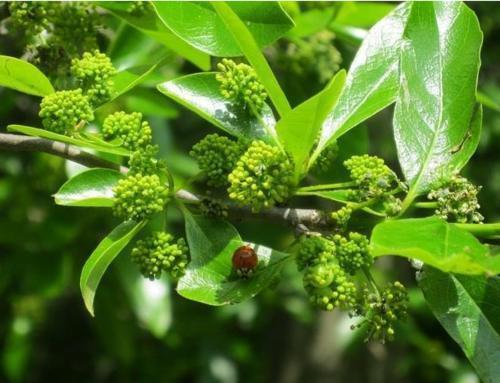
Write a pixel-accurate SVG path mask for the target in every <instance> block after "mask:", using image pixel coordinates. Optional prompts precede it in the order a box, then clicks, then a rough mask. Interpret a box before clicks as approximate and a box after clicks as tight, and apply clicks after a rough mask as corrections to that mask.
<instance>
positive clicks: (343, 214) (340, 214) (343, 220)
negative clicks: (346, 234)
mask: <svg viewBox="0 0 500 383" xmlns="http://www.w3.org/2000/svg"><path fill="white" fill-rule="evenodd" d="M351 215H352V208H351V207H350V206H343V207H341V208H340V209H338V210H336V211H333V212H331V213H330V219H331V220H332V221H333V222H334V223H335V225H336V226H337V228H339V229H345V228H346V227H347V224H348V223H349V220H350V219H351Z"/></svg>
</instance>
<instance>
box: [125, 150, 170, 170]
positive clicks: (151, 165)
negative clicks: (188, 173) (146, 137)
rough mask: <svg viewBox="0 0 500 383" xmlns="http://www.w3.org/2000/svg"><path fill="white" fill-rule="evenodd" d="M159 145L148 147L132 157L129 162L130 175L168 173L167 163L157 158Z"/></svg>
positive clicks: (136, 152)
mask: <svg viewBox="0 0 500 383" xmlns="http://www.w3.org/2000/svg"><path fill="white" fill-rule="evenodd" d="M158 150H159V148H158V145H148V146H146V147H145V148H144V149H139V150H136V151H135V152H133V153H132V154H131V155H130V158H129V160H128V166H129V174H137V173H140V174H157V173H160V172H166V171H167V165H166V163H165V161H163V160H159V159H158V158H157V154H158Z"/></svg>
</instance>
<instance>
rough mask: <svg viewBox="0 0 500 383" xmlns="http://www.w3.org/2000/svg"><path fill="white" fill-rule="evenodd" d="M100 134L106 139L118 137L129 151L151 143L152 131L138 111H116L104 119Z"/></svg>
mask: <svg viewBox="0 0 500 383" xmlns="http://www.w3.org/2000/svg"><path fill="white" fill-rule="evenodd" d="M102 134H103V136H104V138H105V139H106V140H112V139H115V138H119V139H120V140H121V141H122V145H123V147H125V148H126V149H128V150H130V151H135V150H138V149H143V148H145V147H147V146H148V145H150V144H151V140H152V132H151V127H150V126H149V124H148V122H147V121H142V114H141V113H139V112H133V113H125V112H116V113H113V114H110V115H109V116H107V117H106V119H105V120H104V123H103V126H102Z"/></svg>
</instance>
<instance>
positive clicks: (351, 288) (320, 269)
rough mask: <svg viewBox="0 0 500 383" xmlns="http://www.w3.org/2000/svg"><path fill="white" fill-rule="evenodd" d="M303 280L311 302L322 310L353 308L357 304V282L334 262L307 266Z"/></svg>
mask: <svg viewBox="0 0 500 383" xmlns="http://www.w3.org/2000/svg"><path fill="white" fill-rule="evenodd" d="M303 281H304V288H305V290H306V292H307V294H308V295H309V298H310V300H311V302H312V303H313V304H314V305H315V306H317V307H318V308H320V309H322V310H327V311H332V310H333V309H335V308H340V309H342V310H351V309H352V308H353V307H354V306H355V304H356V294H357V290H356V286H355V284H354V283H353V282H352V281H351V280H350V279H349V277H348V276H347V274H346V273H345V272H344V271H343V270H342V269H341V268H340V266H339V265H337V264H335V263H333V262H331V263H326V264H321V265H316V266H313V267H309V268H307V269H306V271H305V273H304V279H303Z"/></svg>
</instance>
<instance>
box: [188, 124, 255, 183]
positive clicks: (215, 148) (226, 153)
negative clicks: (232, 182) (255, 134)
mask: <svg viewBox="0 0 500 383" xmlns="http://www.w3.org/2000/svg"><path fill="white" fill-rule="evenodd" d="M246 147H247V146H246V145H245V144H244V143H243V142H241V141H233V140H231V139H229V138H227V137H224V136H220V135H218V134H209V135H207V136H206V137H205V138H204V139H203V140H201V141H200V142H198V143H197V144H196V145H194V146H193V148H192V150H191V151H190V152H189V154H190V155H191V156H192V157H193V158H194V159H195V160H196V162H198V166H199V167H200V169H201V170H202V171H203V173H204V174H205V175H206V176H207V180H208V181H207V183H208V185H210V186H215V187H224V186H227V185H228V184H229V181H228V179H227V177H228V175H229V173H230V172H231V171H232V170H233V169H234V167H235V166H236V163H237V162H238V159H239V158H240V157H241V155H242V154H243V153H244V152H245V150H246Z"/></svg>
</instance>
